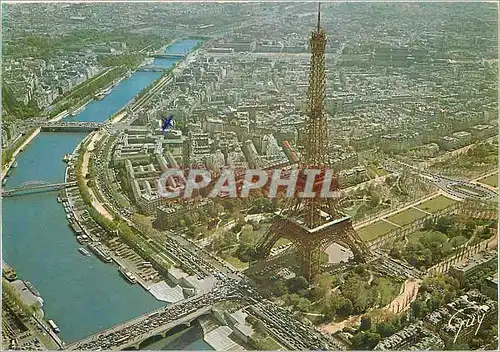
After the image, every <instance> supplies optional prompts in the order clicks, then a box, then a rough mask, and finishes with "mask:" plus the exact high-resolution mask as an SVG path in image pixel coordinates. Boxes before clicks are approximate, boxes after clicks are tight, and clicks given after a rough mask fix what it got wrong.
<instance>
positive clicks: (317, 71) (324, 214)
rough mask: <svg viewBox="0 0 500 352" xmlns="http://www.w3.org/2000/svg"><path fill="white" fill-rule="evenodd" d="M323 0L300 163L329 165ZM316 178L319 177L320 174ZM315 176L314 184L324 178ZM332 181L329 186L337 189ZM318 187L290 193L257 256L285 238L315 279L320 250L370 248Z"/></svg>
mask: <svg viewBox="0 0 500 352" xmlns="http://www.w3.org/2000/svg"><path fill="white" fill-rule="evenodd" d="M320 19H321V4H319V6H318V26H317V28H316V30H315V31H313V32H312V35H311V39H310V47H311V54H312V55H311V67H310V73H309V87H308V92H307V99H308V111H307V118H306V124H305V131H304V132H305V133H304V135H303V144H304V149H303V155H302V157H301V160H300V162H299V165H300V169H301V170H303V169H321V170H325V169H328V168H329V166H330V165H329V164H330V159H329V156H328V150H329V138H328V124H327V116H326V114H325V86H326V79H325V47H326V33H325V31H324V30H323V29H322V28H321V27H320ZM318 178H319V180H318ZM322 181H323V180H322V179H321V175H318V176H316V178H315V184H314V187H313V190H317V189H318V187H317V185H318V184H322ZM339 188H340V187H339V185H338V182H334V185H333V189H332V188H331V189H330V191H332V190H339ZM318 193H319V192H316V196H315V197H311V198H288V199H287V201H286V203H285V205H284V207H283V208H282V210H281V212H279V213H278V214H276V215H277V216H276V219H275V220H274V222H273V224H272V225H271V227H270V228H269V230H268V232H267V233H266V234H265V235H264V237H263V238H262V239H261V240H260V243H259V244H258V247H257V250H256V253H257V256H258V257H260V258H266V257H268V256H269V254H270V252H271V249H272V247H273V245H274V244H275V243H276V241H278V240H279V239H280V238H287V239H288V240H290V241H292V242H293V243H294V245H295V247H296V248H297V253H298V256H299V260H300V267H301V275H302V276H304V277H305V278H306V279H307V280H308V282H309V283H311V284H313V283H314V282H315V281H316V278H317V276H318V274H319V271H320V255H321V253H322V252H324V250H325V249H326V248H327V247H328V246H329V245H331V244H332V243H334V242H337V243H339V244H343V245H344V246H347V247H349V248H350V249H351V251H352V252H353V254H354V257H355V259H356V260H358V261H365V258H366V257H367V256H368V255H369V254H370V251H369V249H368V247H367V246H366V245H365V244H364V242H363V241H362V240H361V239H360V237H359V236H358V234H357V233H356V232H355V231H354V229H353V227H352V223H351V219H350V217H349V216H346V215H345V214H342V213H341V212H340V211H339V210H338V201H339V199H338V198H321V197H319V196H318Z"/></svg>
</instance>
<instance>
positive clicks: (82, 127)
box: [25, 121, 106, 132]
mask: <svg viewBox="0 0 500 352" xmlns="http://www.w3.org/2000/svg"><path fill="white" fill-rule="evenodd" d="M105 125H106V123H104V122H76V121H74V122H66V121H52V122H50V121H42V122H38V121H32V122H29V123H27V124H26V125H25V126H26V127H41V129H42V131H62V132H92V131H94V130H97V129H99V128H101V127H103V126H105Z"/></svg>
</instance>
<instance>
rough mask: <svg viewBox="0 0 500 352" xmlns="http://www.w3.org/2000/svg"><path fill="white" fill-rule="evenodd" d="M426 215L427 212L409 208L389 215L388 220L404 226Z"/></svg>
mask: <svg viewBox="0 0 500 352" xmlns="http://www.w3.org/2000/svg"><path fill="white" fill-rule="evenodd" d="M425 216H427V214H425V213H424V212H421V211H420V210H417V209H413V208H409V209H406V210H404V211H402V212H400V213H397V214H395V215H392V216H389V217H388V218H387V220H389V221H390V222H393V223H395V224H397V225H399V226H404V225H408V224H411V223H412V222H414V221H415V220H418V219H421V218H423V217H425Z"/></svg>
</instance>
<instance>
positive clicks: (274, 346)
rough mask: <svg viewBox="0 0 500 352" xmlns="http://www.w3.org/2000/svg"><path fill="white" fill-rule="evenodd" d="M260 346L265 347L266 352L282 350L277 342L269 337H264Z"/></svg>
mask: <svg viewBox="0 0 500 352" xmlns="http://www.w3.org/2000/svg"><path fill="white" fill-rule="evenodd" d="M262 345H263V347H264V346H265V348H266V349H265V350H266V351H278V350H284V347H283V346H281V345H280V344H279V343H278V341H276V340H275V339H273V338H272V337H271V336H268V337H266V338H265V339H264V340H262Z"/></svg>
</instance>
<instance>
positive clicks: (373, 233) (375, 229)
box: [357, 220, 396, 242]
mask: <svg viewBox="0 0 500 352" xmlns="http://www.w3.org/2000/svg"><path fill="white" fill-rule="evenodd" d="M394 229H396V226H394V225H391V224H389V223H388V222H385V221H382V220H380V221H377V222H374V223H373V224H371V225H368V226H365V227H362V228H361V229H359V230H358V231H357V232H358V234H359V237H361V239H362V240H363V241H365V242H370V241H373V240H374V239H376V238H377V237H379V236H382V235H385V234H386V233H388V232H389V231H391V230H394Z"/></svg>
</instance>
